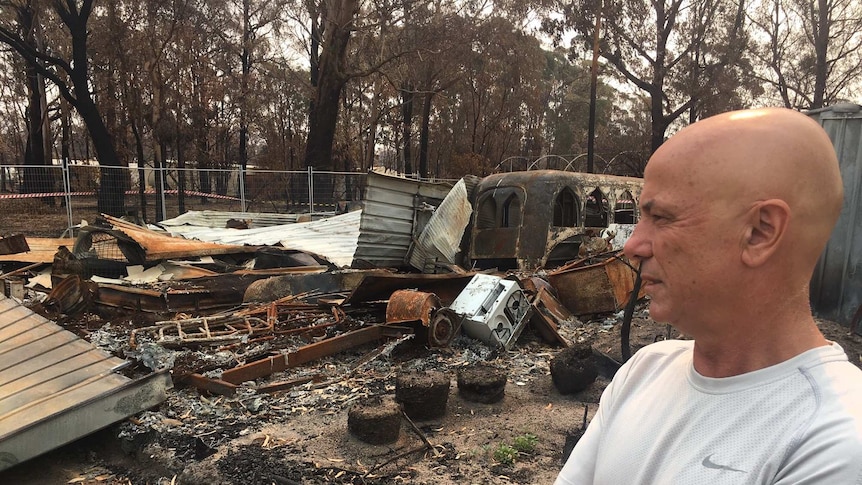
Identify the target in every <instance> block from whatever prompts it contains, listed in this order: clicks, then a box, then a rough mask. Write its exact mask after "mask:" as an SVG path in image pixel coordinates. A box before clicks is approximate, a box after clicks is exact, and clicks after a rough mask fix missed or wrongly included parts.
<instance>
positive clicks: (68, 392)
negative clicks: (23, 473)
mask: <svg viewBox="0 0 862 485" xmlns="http://www.w3.org/2000/svg"><path fill="white" fill-rule="evenodd" d="M125 365H127V361H125V360H122V359H119V358H116V357H113V356H111V355H110V354H108V353H106V352H104V351H102V350H100V349H98V348H96V347H95V346H94V345H92V344H90V343H89V342H86V341H84V340H82V339H80V338H78V337H77V336H75V335H74V334H72V333H71V332H69V331H66V330H64V329H63V328H62V327H60V326H59V325H57V324H55V323H53V322H51V321H50V320H48V319H46V318H44V317H42V316H40V315H38V314H36V313H33V312H32V311H30V310H29V309H28V308H26V307H24V306H22V305H20V304H19V303H17V301H16V300H13V299H11V298H7V297H5V296H3V295H2V294H0V470H3V469H6V468H8V467H11V466H13V465H15V464H17V463H20V462H22V461H25V460H28V459H30V458H33V457H35V456H37V455H40V454H42V453H45V452H47V451H50V450H52V449H54V448H57V447H59V446H62V445H64V444H66V443H69V442H71V441H74V440H76V439H78V438H81V437H83V436H86V435H87V434H90V433H92V432H94V431H97V430H99V429H101V428H104V427H105V426H108V425H110V424H112V423H115V422H117V421H120V420H123V419H125V418H127V417H129V416H131V415H133V414H136V413H138V412H140V411H143V410H146V409H148V408H150V407H153V406H155V405H157V404H159V403H161V402H162V401H164V400H165V399H166V398H167V390H168V389H170V388H171V387H172V384H171V378H170V374H169V373H168V372H167V371H163V372H158V373H154V374H150V375H148V376H146V377H143V378H140V379H136V380H132V379H129V378H127V377H124V376H122V375H120V374H118V373H117V371H118V370H119V369H121V368H122V367H124V366H125Z"/></svg>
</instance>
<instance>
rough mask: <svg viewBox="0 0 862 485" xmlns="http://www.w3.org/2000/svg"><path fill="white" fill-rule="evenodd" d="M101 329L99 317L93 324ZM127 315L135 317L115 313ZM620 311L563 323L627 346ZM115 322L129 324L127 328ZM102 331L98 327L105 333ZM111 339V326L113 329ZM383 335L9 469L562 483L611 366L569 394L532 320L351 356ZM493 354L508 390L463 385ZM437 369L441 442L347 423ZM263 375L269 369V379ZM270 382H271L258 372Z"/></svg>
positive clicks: (301, 479) (433, 435)
mask: <svg viewBox="0 0 862 485" xmlns="http://www.w3.org/2000/svg"><path fill="white" fill-rule="evenodd" d="M819 323H820V326H821V329H822V330H823V332H824V334H825V335H826V336H827V338H829V339H831V340H834V341H837V342H839V343H840V344H841V345H842V346H843V347H844V349H845V350H846V351H847V353H848V355H849V357H850V359H851V361H853V362H854V363H855V364H856V365H860V363H862V360H860V359H862V337H859V336H858V335H854V334H851V333H849V332H848V330H847V328H846V327H841V326H839V325H837V324H835V323H833V322H828V321H821V322H819ZM85 326H86V327H87V329H85V330H86V331H81V329H78V330H79V331H81V333H84V334H86V333H88V332H90V331H91V330H92V329H94V328H96V327H97V325H96V324H95V322H93V321H92V320H90V321H88V322H87V323H86V325H85ZM112 328H114V329H122V325H114V326H113V327H112ZM619 329H620V323H619V317H618V316H616V315H606V316H602V317H599V318H596V319H594V320H590V321H586V322H581V321H577V320H573V321H570V322H566V323H565V324H564V325H563V327H562V328H561V329H560V333H561V334H562V335H563V336H564V337H565V338H566V339H567V340H568V341H569V342H571V343H576V342H577V343H586V344H590V345H592V346H593V347H594V348H596V349H598V350H601V351H603V352H605V353H607V354H609V355H610V356H612V357H614V358H616V359H620V343H619ZM117 332H119V333H115V334H114V335H122V330H118V331H117ZM94 333H95V332H93V333H91V334H90V337H91V339H92V335H93V334H94ZM668 333H670V336H671V337H677V335H676V334H675V332H673V331H672V330H670V331H669V330H668V327H667V326H665V325H662V324H656V323H655V322H653V321H652V320H651V319H650V318H649V317H648V314H647V312H645V311H644V310H643V309H641V310H640V311H638V312H637V313H636V317H635V319H634V322H633V327H632V337H631V343H632V348H633V350H637V349H638V348H640V347H642V346H644V345H646V344H649V343H651V342H654V341H656V340H659V339H663V338H666V337H667V336H668ZM98 340H99V341H100V342H101V343H103V344H104V343H105V342H106V341H107V340H110V339H106V338H105V337H104V335H102V337H101V338H100V339H98ZM370 350H371V348H370V347H369V348H361V349H355V350H351V351H347V352H344V353H342V354H338V355H336V356H333V357H331V358H326V359H322V360H321V361H318V362H316V363H314V364H313V365H312V364H308V365H307V366H308V367H310V368H313V369H309V368H299V369H293V370H292V371H293V372H294V374H290V375H288V374H285V373H281V374H279V375H274V376H272V377H271V380H284V379H287V378H290V377H294V376H296V373H302V372H309V371H310V370H313V371H315V372H323V373H329V374H330V375H333V376H341V377H340V378H338V379H331V380H330V382H329V383H325V384H315V383H313V382H312V383H308V384H305V385H302V386H298V387H294V388H292V389H290V390H286V391H282V392H279V393H275V394H255V393H254V392H253V391H252V390H251V389H250V388H248V387H250V386H246V387H244V388H243V389H240V392H239V393H237V395H236V396H232V397H225V396H213V395H206V394H202V393H200V392H199V391H197V390H195V389H193V388H181V387H178V388H176V389H174V390H173V391H171V393H170V397H169V399H168V401H167V402H165V403H163V404H162V405H161V406H159V407H158V408H156V409H153V410H150V411H147V412H144V413H141V414H139V415H137V416H135V417H134V418H132V419H129V420H127V421H125V422H123V423H119V424H116V425H113V426H111V427H109V428H107V429H105V430H102V431H100V432H98V433H95V434H93V435H91V436H88V437H86V438H83V439H81V440H79V441H77V442H74V443H72V444H69V445H66V446H64V447H62V448H59V449H57V450H55V451H53V452H50V453H47V454H45V455H43V456H41V457H37V458H35V459H32V460H30V461H28V462H26V463H23V464H20V465H17V466H16V467H13V468H12V469H10V470H7V471H5V472H0V483H10V484H12V483H14V484H28V483H34V484H42V483H44V484H135V485H138V484H169V483H184V484H249V485H252V484H297V483H302V484H347V483H349V484H354V483H355V484H359V483H362V484H404V483H410V484H420V485H421V484H447V483H452V484H472V483H476V484H479V483H482V484H486V483H487V484H511V483H521V484H528V483H529V484H533V483H551V482H552V481H553V479H554V478H555V476H556V474H557V472H558V471H559V469H560V467H561V464H562V462H561V460H562V450H563V448H564V445H565V443H566V438H567V437H568V436H571V435H574V434H577V432H578V431H579V428H580V424H581V421H582V418H583V415H584V409H585V406H587V409H588V414H589V415H590V416H592V414H593V412H594V410H595V403H597V402H598V400H599V397H600V395H601V391H602V390H603V388H604V387H605V385H606V384H607V382H608V381H607V380H606V379H604V378H602V377H599V378H598V379H597V380H596V382H595V383H593V384H592V385H590V386H589V387H588V388H587V389H586V390H584V391H581V392H579V393H577V394H573V395H563V394H561V393H560V392H559V391H558V390H557V389H556V388H555V386H554V384H553V382H552V379H551V376H550V370H549V369H550V362H551V359H552V358H553V357H554V356H555V355H556V354H557V353H558V352H559V351H560V349H559V348H555V347H551V346H549V345H548V344H546V343H544V342H542V341H540V340H539V339H538V338H537V337H536V336H535V335H534V334H533V333H532V331H531V330H530V329H527V330H525V331H524V333H523V334H522V336H521V338H520V339H519V340H518V343H517V345H516V347H515V348H514V349H513V350H511V351H508V352H498V351H492V350H491V349H489V348H488V347H487V346H485V345H484V344H482V343H481V342H478V341H475V340H472V339H469V338H467V337H463V336H460V337H458V338H457V339H456V340H455V341H454V342H453V343H452V345H451V346H450V347H449V348H445V349H434V350H428V349H426V348H424V347H421V346H417V345H415V344H413V343H411V342H409V341H408V342H404V343H401V344H399V345H398V346H396V347H394V348H393V349H391V352H389V353H386V354H384V355H382V356H381V357H379V358H377V359H375V360H374V361H372V362H370V363H369V364H367V365H365V366H364V367H359V368H357V369H355V370H353V371H348V370H345V369H350V367H351V366H352V365H353V364H354V363H355V362H357V361H358V359H359V358H361V356H362V355H365V353H367V352H368V351H370ZM476 362H489V363H491V364H492V365H494V366H497V367H499V368H503V369H505V371H506V375H507V382H506V387H505V393H504V397H503V399H502V400H500V401H498V402H494V403H491V404H483V403H476V402H472V401H468V400H465V399H464V398H463V397H462V396H461V394H460V393H459V391H458V387H457V383H456V374H457V371H458V370H459V369H463V368H465V367H467V366H470V365H472V364H475V363H476ZM424 370H433V371H440V372H443V373H445V374H446V375H448V376H449V377H450V380H451V386H450V389H449V399H448V403H447V405H446V412H445V414H444V415H443V417H442V418H437V419H433V420H427V421H416V423H415V424H416V426H417V427H418V429H419V430H420V431H421V433H422V435H423V436H424V437H425V438H426V439H427V440H428V442H429V443H430V444H431V445H433V450H431V449H428V448H427V447H425V444H424V442H423V441H422V439H421V438H420V436H419V434H418V433H417V432H415V431H414V430H412V429H411V427H410V426H409V425H408V424H407V423H406V421H404V422H402V426H401V430H400V434H399V437H398V439H397V441H395V442H392V443H389V444H385V445H370V444H366V443H364V442H362V441H360V440H358V439H357V438H356V437H354V436H353V435H351V434H350V433H349V432H348V424H347V421H348V411H349V409H350V408H351V406H352V405H354V404H356V403H362V402H365V400H368V399H373V398H375V397H380V396H392V395H393V394H394V392H395V383H396V376H398V375H400V374H399V373H403V372H409V371H424ZM261 383H263V382H261ZM258 384H260V383H258Z"/></svg>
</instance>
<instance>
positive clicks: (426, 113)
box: [419, 91, 434, 177]
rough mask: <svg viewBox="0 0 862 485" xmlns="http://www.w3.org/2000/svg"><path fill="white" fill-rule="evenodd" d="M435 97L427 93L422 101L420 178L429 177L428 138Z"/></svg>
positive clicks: (431, 93)
mask: <svg viewBox="0 0 862 485" xmlns="http://www.w3.org/2000/svg"><path fill="white" fill-rule="evenodd" d="M433 97H434V93H433V92H430V91H429V92H427V93H425V97H424V98H423V99H422V126H421V128H420V129H419V176H420V177H428V176H429V175H430V172H429V171H428V137H429V135H430V134H429V125H430V124H431V98H433Z"/></svg>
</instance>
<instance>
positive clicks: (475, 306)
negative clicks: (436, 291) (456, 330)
mask: <svg viewBox="0 0 862 485" xmlns="http://www.w3.org/2000/svg"><path fill="white" fill-rule="evenodd" d="M449 308H450V309H451V310H452V311H454V312H455V313H457V314H459V315H461V316H462V320H461V325H462V327H463V328H464V332H466V333H467V335H469V336H471V337H473V338H476V339H479V340H482V341H483V342H485V343H487V344H489V345H492V346H494V347H504V348H505V349H506V350H509V349H511V348H512V345H514V343H515V341H516V340H518V336H519V335H521V330H523V329H524V325H526V324H527V320H529V318H530V315H531V314H532V310H531V307H530V301H529V300H528V299H527V295H526V294H524V290H523V289H522V288H521V284H520V283H519V282H518V281H517V280H514V279H508V278H501V277H499V276H494V275H488V274H477V275H475V276H473V279H471V280H470V282H469V283H468V284H467V286H466V287H464V290H463V291H462V292H461V293H460V294H459V295H458V297H457V298H455V301H453V302H452V304H451V305H449Z"/></svg>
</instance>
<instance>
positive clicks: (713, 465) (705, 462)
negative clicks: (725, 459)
mask: <svg viewBox="0 0 862 485" xmlns="http://www.w3.org/2000/svg"><path fill="white" fill-rule="evenodd" d="M701 464H702V465H703V466H705V467H707V468H712V469H714V470H727V471H731V472H740V473H745V471H744V470H737V469H736V468H731V467H729V466H727V465H719V464H718V463H715V462H714V461H712V455H708V456H707V457H706V458H704V459H703V461H702V462H701Z"/></svg>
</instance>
